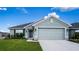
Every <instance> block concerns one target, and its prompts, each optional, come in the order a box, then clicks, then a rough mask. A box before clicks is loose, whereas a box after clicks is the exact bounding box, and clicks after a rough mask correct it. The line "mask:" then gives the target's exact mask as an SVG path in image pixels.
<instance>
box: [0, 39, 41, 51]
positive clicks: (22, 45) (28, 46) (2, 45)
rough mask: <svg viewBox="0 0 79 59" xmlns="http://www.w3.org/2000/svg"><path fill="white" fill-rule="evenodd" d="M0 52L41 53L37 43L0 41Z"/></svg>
mask: <svg viewBox="0 0 79 59" xmlns="http://www.w3.org/2000/svg"><path fill="white" fill-rule="evenodd" d="M0 51H42V49H41V47H40V45H39V42H27V41H26V40H17V39H16V40H0Z"/></svg>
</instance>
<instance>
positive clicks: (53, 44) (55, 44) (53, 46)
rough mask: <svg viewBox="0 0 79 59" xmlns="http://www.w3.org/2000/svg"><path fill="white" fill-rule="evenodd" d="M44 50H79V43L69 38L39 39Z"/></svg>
mask: <svg viewBox="0 0 79 59" xmlns="http://www.w3.org/2000/svg"><path fill="white" fill-rule="evenodd" d="M39 43H40V45H41V47H42V49H43V50H44V51H79V44H78V43H74V42H70V41H67V40H39Z"/></svg>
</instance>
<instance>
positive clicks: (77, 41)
mask: <svg viewBox="0 0 79 59" xmlns="http://www.w3.org/2000/svg"><path fill="white" fill-rule="evenodd" d="M69 41H72V42H75V43H79V39H70V40H69Z"/></svg>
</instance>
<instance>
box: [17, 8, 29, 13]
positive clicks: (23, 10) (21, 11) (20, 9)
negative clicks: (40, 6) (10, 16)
mask: <svg viewBox="0 0 79 59" xmlns="http://www.w3.org/2000/svg"><path fill="white" fill-rule="evenodd" d="M16 9H17V10H18V11H19V12H20V13H23V14H27V13H28V11H27V10H26V8H23V7H21V8H16Z"/></svg>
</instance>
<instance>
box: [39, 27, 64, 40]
mask: <svg viewBox="0 0 79 59" xmlns="http://www.w3.org/2000/svg"><path fill="white" fill-rule="evenodd" d="M38 33H39V34H38V38H39V39H40V40H63V39H65V29H64V28H39V29H38Z"/></svg>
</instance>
